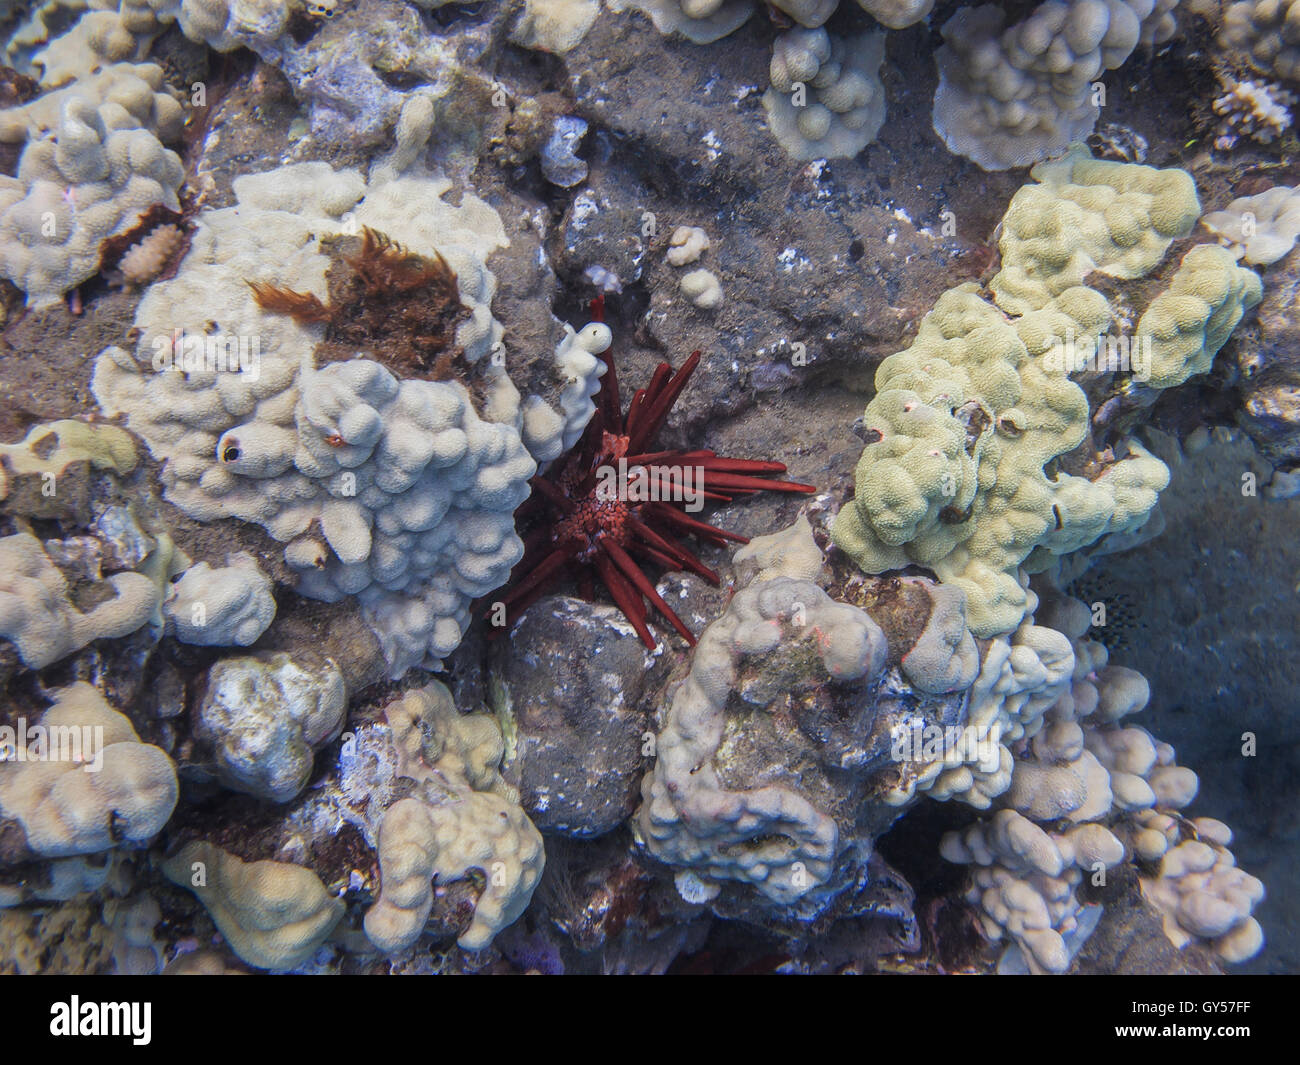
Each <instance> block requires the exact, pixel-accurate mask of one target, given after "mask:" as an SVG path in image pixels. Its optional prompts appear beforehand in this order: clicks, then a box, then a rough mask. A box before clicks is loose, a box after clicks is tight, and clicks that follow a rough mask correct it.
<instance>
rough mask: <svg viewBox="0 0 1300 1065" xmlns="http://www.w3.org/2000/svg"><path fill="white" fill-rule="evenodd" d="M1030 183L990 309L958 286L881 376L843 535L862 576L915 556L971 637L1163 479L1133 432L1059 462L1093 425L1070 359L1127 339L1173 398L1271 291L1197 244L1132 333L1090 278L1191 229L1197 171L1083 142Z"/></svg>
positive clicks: (1136, 365)
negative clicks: (1098, 465) (954, 602)
mask: <svg viewBox="0 0 1300 1065" xmlns="http://www.w3.org/2000/svg"><path fill="white" fill-rule="evenodd" d="M1031 175H1032V177H1033V178H1034V179H1035V180H1034V182H1033V183H1031V184H1028V185H1026V186H1025V187H1023V188H1022V189H1021V190H1020V191H1019V192H1017V193H1016V194H1015V196H1013V197H1012V200H1011V204H1010V206H1009V207H1008V209H1007V213H1006V215H1005V217H1004V218H1003V221H1002V235H1001V238H1000V241H999V247H1000V250H1001V253H1002V263H1001V268H1000V270H999V271H998V273H997V274H996V275H995V276H994V277H993V279H992V280H991V281H990V283H989V286H988V288H989V292H990V293H991V295H992V298H991V299H990V298H989V297H988V296H986V295H985V294H984V292H983V291H982V290H981V289H980V287H979V286H978V285H976V284H974V283H966V284H963V285H958V286H957V287H955V288H952V289H950V290H948V291H947V292H945V293H944V294H943V295H942V296H941V297H940V299H939V301H938V302H937V303H936V304H935V307H934V309H933V310H931V311H930V313H929V314H927V315H926V316H925V318H924V319H923V320H922V322H921V325H920V329H919V331H918V333H917V337H916V339H915V340H914V341H913V342H912V344H911V346H910V347H908V348H907V349H906V350H905V351H901V352H898V353H897V354H895V355H891V356H890V357H889V358H887V359H885V360H884V362H882V363H881V365H880V367H879V369H878V370H877V372H876V379H875V385H876V395H875V398H874V399H872V401H871V402H870V403H869V404H868V406H867V410H866V414H865V416H864V422H865V425H866V427H867V429H868V430H869V431H870V432H871V433H872V435H873V437H874V436H875V434H879V439H876V440H875V442H873V443H869V444H868V445H867V447H866V448H865V449H864V451H863V454H862V459H861V461H860V462H859V463H858V467H857V473H856V491H855V495H854V498H853V500H852V502H851V503H849V504H848V505H846V506H845V507H844V509H843V510H841V511H840V513H839V515H838V517H837V518H836V520H835V523H834V529H833V538H834V541H835V543H836V544H837V545H838V546H839V547H840V548H841V549H843V550H844V551H845V552H847V553H848V554H849V555H850V556H852V558H853V559H854V561H856V562H857V563H858V565H859V566H861V567H862V568H863V569H864V570H866V571H867V572H869V573H883V572H885V571H888V570H893V569H902V568H904V567H906V566H909V565H917V566H921V567H925V568H927V569H929V570H931V571H933V572H934V573H935V575H936V576H938V577H939V579H940V580H942V581H944V582H945V583H951V584H955V585H957V586H958V587H960V588H962V589H963V590H964V591H965V592H966V593H967V596H968V599H969V604H970V625H971V630H972V631H973V632H974V633H975V634H976V635H978V636H993V635H997V634H999V633H1007V632H1010V631H1012V630H1013V629H1015V628H1016V627H1017V626H1018V625H1019V624H1020V622H1021V620H1022V619H1023V617H1024V614H1025V602H1026V600H1025V592H1024V589H1023V587H1022V586H1021V583H1020V581H1019V580H1018V579H1017V574H1018V569H1019V567H1020V566H1021V565H1023V564H1025V563H1026V562H1027V561H1029V562H1030V563H1031V565H1033V564H1037V565H1038V566H1039V567H1041V565H1042V564H1044V562H1045V560H1046V559H1049V558H1050V556H1053V555H1063V554H1067V553H1069V552H1071V551H1075V550H1078V549H1079V548H1081V547H1084V546H1086V545H1088V544H1092V543H1095V542H1097V540H1099V539H1100V538H1101V537H1103V536H1106V535H1108V534H1111V533H1121V532H1130V531H1133V530H1135V529H1137V528H1139V527H1140V526H1141V525H1142V524H1143V522H1145V521H1146V519H1147V517H1148V515H1149V514H1150V512H1151V509H1152V507H1153V506H1154V505H1155V502H1156V497H1157V495H1158V494H1159V492H1160V491H1161V490H1162V489H1163V488H1164V487H1165V486H1166V484H1167V483H1168V480H1169V472H1168V470H1167V469H1166V467H1165V465H1164V463H1163V462H1161V461H1160V460H1159V459H1157V458H1155V457H1154V456H1153V455H1151V454H1150V453H1149V452H1148V451H1147V450H1146V449H1145V448H1143V447H1142V445H1141V444H1139V443H1138V442H1137V441H1135V440H1124V441H1121V442H1120V444H1119V446H1118V447H1117V448H1116V449H1115V451H1114V454H1115V459H1114V461H1112V462H1109V463H1107V464H1105V465H1104V466H1103V468H1102V470H1101V472H1100V473H1099V474H1098V475H1096V476H1093V477H1092V478H1088V477H1084V476H1078V475H1075V474H1071V473H1066V472H1064V471H1063V470H1061V469H1060V468H1059V467H1058V465H1057V463H1058V460H1060V459H1062V458H1063V456H1066V455H1068V454H1069V453H1070V452H1072V451H1074V449H1076V448H1078V447H1079V446H1080V445H1081V444H1083V443H1084V442H1085V440H1086V438H1087V435H1088V422H1089V416H1090V411H1089V407H1088V400H1087V397H1086V396H1085V395H1084V392H1083V389H1082V388H1080V387H1079V385H1078V384H1076V383H1075V382H1074V381H1072V380H1071V377H1070V371H1071V369H1073V368H1076V366H1077V368H1079V369H1088V368H1094V367H1093V366H1088V365H1078V364H1076V362H1075V361H1074V359H1073V358H1072V357H1068V356H1073V355H1085V356H1086V355H1089V354H1092V353H1095V352H1096V351H1097V350H1101V351H1102V352H1103V353H1109V351H1110V350H1111V349H1110V348H1109V347H1107V345H1106V344H1105V343H1104V342H1102V343H1101V344H1100V345H1098V343H1097V341H1098V338H1106V337H1108V336H1110V337H1113V336H1116V335H1118V336H1120V337H1123V341H1124V343H1123V344H1122V345H1121V346H1120V348H1119V350H1120V352H1121V353H1124V352H1127V353H1128V354H1129V355H1130V356H1131V372H1132V373H1133V374H1134V376H1135V377H1137V378H1139V379H1140V380H1142V381H1143V383H1145V384H1146V385H1147V386H1149V387H1151V388H1155V389H1163V388H1170V387H1172V386H1174V385H1178V384H1181V383H1182V382H1183V381H1185V380H1187V378H1188V377H1190V376H1191V375H1193V374H1197V373H1204V372H1205V371H1206V370H1208V369H1209V366H1210V363H1211V362H1212V361H1213V359H1214V355H1215V353H1216V352H1217V351H1218V350H1219V348H1220V347H1222V345H1223V343H1224V342H1225V341H1226V340H1227V338H1228V335H1229V334H1230V333H1231V332H1232V330H1233V328H1234V327H1235V326H1236V324H1237V323H1238V322H1239V321H1240V319H1241V316H1242V314H1243V313H1244V311H1245V310H1247V309H1248V308H1250V307H1252V306H1254V305H1255V304H1256V303H1258V302H1259V300H1260V297H1261V293H1262V287H1261V283H1260V280H1259V277H1258V276H1257V275H1256V274H1255V273H1254V272H1253V271H1251V270H1248V269H1245V268H1243V267H1239V266H1238V265H1237V263H1236V260H1235V259H1234V258H1233V256H1232V255H1231V254H1230V253H1229V252H1227V251H1226V250H1224V249H1222V248H1219V247H1216V246H1210V245H1200V246H1196V247H1194V248H1192V249H1191V250H1190V251H1189V252H1187V254H1186V255H1185V256H1184V258H1183V260H1182V263H1181V264H1180V266H1179V268H1178V270H1177V271H1176V272H1175V274H1174V275H1173V278H1172V279H1171V281H1170V283H1169V284H1168V286H1167V287H1166V288H1165V289H1164V291H1162V292H1161V293H1160V294H1159V295H1158V296H1156V297H1155V298H1154V299H1153V300H1152V301H1151V303H1150V305H1149V306H1148V307H1147V309H1146V311H1145V313H1144V314H1143V315H1142V316H1141V318H1140V319H1139V320H1138V323H1137V326H1136V329H1134V330H1133V332H1132V334H1131V335H1130V336H1127V337H1124V336H1123V330H1122V326H1121V323H1120V322H1119V321H1118V320H1117V313H1116V308H1114V307H1113V306H1112V305H1111V304H1110V302H1108V300H1107V298H1106V297H1105V296H1104V295H1103V294H1102V293H1101V292H1100V291H1098V290H1097V289H1095V288H1090V287H1088V285H1087V284H1086V281H1087V280H1088V279H1089V277H1090V276H1096V275H1103V276H1105V277H1109V278H1113V279H1115V280H1117V281H1124V280H1132V279H1135V278H1140V277H1142V276H1143V275H1145V274H1147V273H1149V272H1150V271H1151V270H1152V269H1154V268H1155V267H1156V266H1157V265H1158V264H1159V263H1160V262H1161V260H1162V259H1163V258H1164V256H1165V255H1166V253H1167V252H1168V249H1169V246H1170V244H1171V243H1172V242H1173V241H1174V240H1176V239H1179V238H1182V237H1186V236H1187V235H1188V234H1189V233H1191V231H1192V228H1193V226H1194V225H1195V223H1196V220H1197V218H1198V217H1199V216H1200V202H1199V200H1198V198H1197V195H1196V187H1195V184H1194V183H1193V181H1192V179H1191V176H1190V175H1188V174H1187V173H1185V172H1184V171H1181V170H1156V169H1153V168H1151V167H1147V166H1139V165H1134V164H1125V163H1114V162H1106V161H1101V160H1095V159H1093V158H1092V157H1091V156H1090V155H1089V153H1088V152H1087V151H1086V150H1085V149H1083V148H1080V147H1077V146H1076V147H1075V148H1073V149H1072V150H1071V151H1070V152H1069V153H1067V154H1066V155H1065V156H1064V157H1063V158H1062V159H1060V160H1057V161H1054V162H1050V163H1043V164H1040V165H1039V166H1036V167H1035V168H1034V169H1033V170H1032V171H1031ZM1085 345H1086V346H1085ZM1063 356H1066V357H1063ZM1144 360H1147V361H1144ZM1122 368H1125V369H1129V368H1130V367H1122Z"/></svg>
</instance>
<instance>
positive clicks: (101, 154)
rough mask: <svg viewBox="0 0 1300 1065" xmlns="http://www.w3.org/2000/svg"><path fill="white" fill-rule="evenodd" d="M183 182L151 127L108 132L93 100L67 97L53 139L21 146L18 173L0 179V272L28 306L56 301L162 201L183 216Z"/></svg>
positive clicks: (176, 162)
mask: <svg viewBox="0 0 1300 1065" xmlns="http://www.w3.org/2000/svg"><path fill="white" fill-rule="evenodd" d="M118 110H119V111H122V113H123V114H126V111H125V110H124V109H122V108H118ZM183 178H184V170H183V168H182V166H181V161H180V159H179V158H178V157H177V156H176V154H175V153H174V152H170V151H168V150H167V149H166V148H164V147H163V146H162V144H161V143H160V142H159V141H158V138H157V137H155V136H154V135H153V134H152V133H150V132H149V131H148V130H145V129H133V128H112V127H110V126H109V125H108V124H107V123H106V122H105V121H104V118H103V117H102V115H101V113H100V111H99V110H98V109H97V108H96V107H95V106H94V104H93V103H91V102H88V101H86V100H83V99H81V98H80V97H75V96H74V97H72V98H70V99H69V100H68V101H67V102H66V103H65V104H64V105H63V107H62V111H61V114H60V118H59V126H58V129H57V131H56V132H55V133H54V135H53V136H52V137H50V138H48V139H42V140H36V141H32V142H30V143H29V144H28V145H27V147H26V148H25V149H24V151H23V154H22V158H21V159H20V160H19V163H18V175H17V177H5V176H3V175H0V251H3V254H0V274H2V275H3V276H4V277H7V278H8V279H9V280H10V281H12V282H14V284H16V285H17V286H18V287H19V288H20V289H22V290H23V291H24V292H25V293H26V294H27V303H28V306H30V307H42V306H45V305H47V304H50V303H55V302H57V301H58V300H59V299H61V298H62V297H63V295H64V293H66V292H68V291H69V290H71V289H73V288H76V287H77V286H78V285H79V284H81V283H82V282H83V281H86V280H87V279H89V278H91V277H93V276H94V275H95V274H96V273H97V272H98V270H99V264H100V255H101V245H102V244H103V242H104V241H106V240H107V239H108V238H109V237H113V236H116V235H117V234H119V233H123V232H125V231H127V230H129V229H130V228H131V227H132V226H134V225H135V223H136V221H137V220H138V219H139V217H140V216H141V215H142V214H143V213H144V212H145V211H146V210H148V209H149V208H150V207H153V206H154V205H156V204H161V205H162V206H164V207H167V208H169V209H170V210H173V211H179V209H180V203H179V201H178V200H177V195H176V194H177V190H179V188H180V185H181V181H182V180H183Z"/></svg>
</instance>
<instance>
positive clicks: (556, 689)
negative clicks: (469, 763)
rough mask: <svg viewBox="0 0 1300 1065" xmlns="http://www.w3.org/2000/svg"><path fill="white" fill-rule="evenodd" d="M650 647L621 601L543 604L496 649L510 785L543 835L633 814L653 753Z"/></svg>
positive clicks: (598, 827) (496, 705)
mask: <svg viewBox="0 0 1300 1065" xmlns="http://www.w3.org/2000/svg"><path fill="white" fill-rule="evenodd" d="M662 657H663V656H662V655H661V653H660V652H651V651H647V650H646V648H645V647H644V646H643V645H642V643H641V641H640V639H639V638H638V637H637V635H636V633H635V632H634V631H633V630H632V626H631V625H630V624H628V622H627V621H626V619H625V618H624V617H623V615H622V614H621V613H620V612H619V611H618V609H617V608H616V607H613V606H606V605H603V604H593V603H586V602H583V601H582V600H580V599H572V598H569V597H567V596H549V597H547V598H544V599H540V600H538V602H537V603H536V604H534V605H533V606H532V607H530V608H529V610H528V611H527V613H526V614H524V616H523V617H522V618H520V619H519V621H518V623H517V624H516V625H515V627H514V628H513V630H512V631H511V632H510V634H509V636H508V637H506V638H503V639H501V640H499V641H498V642H497V644H496V645H495V646H494V647H493V649H492V661H491V664H490V666H489V674H488V692H489V700H490V701H491V703H492V705H493V709H494V710H495V711H496V714H497V717H498V720H500V721H501V722H502V731H503V732H504V733H505V737H506V757H505V764H504V765H503V767H502V771H503V774H504V776H505V778H506V780H507V781H509V782H510V783H511V784H513V785H514V786H515V787H517V788H518V789H519V792H520V800H521V802H522V804H523V807H524V809H525V810H526V811H527V812H528V816H529V817H530V818H532V820H533V823H534V824H536V825H537V827H538V828H539V829H540V830H541V831H542V832H551V833H560V834H562V835H567V836H576V837H592V836H600V835H603V834H604V833H606V832H609V831H610V830H611V829H613V828H615V827H617V826H618V825H619V824H620V823H621V822H622V821H623V820H625V819H626V818H627V816H628V815H629V814H630V813H631V812H632V807H633V804H634V802H635V799H636V796H637V792H638V785H639V783H640V777H641V772H642V770H643V768H644V763H645V759H643V757H642V754H641V749H642V743H643V734H644V733H646V732H648V731H649V729H650V726H649V723H648V721H649V719H648V716H647V713H646V711H645V709H643V705H642V703H643V700H642V695H643V693H646V692H650V691H653V687H654V686H653V684H652V685H650V686H649V687H648V686H647V675H648V674H650V673H651V672H652V671H655V669H656V664H657V661H658V660H659V659H661V658H662Z"/></svg>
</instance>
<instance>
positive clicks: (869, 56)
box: [763, 28, 885, 159]
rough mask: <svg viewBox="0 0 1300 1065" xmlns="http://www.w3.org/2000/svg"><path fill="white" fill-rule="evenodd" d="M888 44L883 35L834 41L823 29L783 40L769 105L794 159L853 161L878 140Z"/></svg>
mask: <svg viewBox="0 0 1300 1065" xmlns="http://www.w3.org/2000/svg"><path fill="white" fill-rule="evenodd" d="M884 40H885V39H884V34H881V33H869V34H863V35H862V36H858V37H848V38H841V37H834V38H832V37H831V36H830V35H828V34H827V32H826V31H825V30H824V29H821V28H815V29H793V30H790V31H788V32H787V33H784V34H782V35H781V36H780V37H778V38H777V41H776V44H775V45H774V46H773V53H772V62H771V67H770V71H769V73H770V76H771V79H772V86H771V88H769V89H768V90H767V92H765V93H764V94H763V107H764V109H765V110H766V112H767V120H768V124H769V125H770V126H771V127H772V133H773V135H774V136H775V137H776V139H777V140H778V141H779V142H780V143H781V147H783V148H784V149H785V150H786V152H788V153H789V154H790V155H791V156H792V157H793V158H795V159H841V158H851V157H853V156H855V155H857V154H858V152H860V151H862V149H863V148H865V147H866V146H867V145H868V144H870V143H871V142H872V141H873V140H875V138H876V134H877V133H878V132H879V131H880V126H881V124H882V123H883V122H884V120H885V90H884V86H883V85H882V84H881V82H880V73H879V72H880V64H881V62H882V61H883V59H884V55H885V45H884Z"/></svg>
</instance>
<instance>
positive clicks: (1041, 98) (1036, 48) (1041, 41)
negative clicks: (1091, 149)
mask: <svg viewBox="0 0 1300 1065" xmlns="http://www.w3.org/2000/svg"><path fill="white" fill-rule="evenodd" d="M1174 6H1175V5H1174V4H1173V3H1168V2H1166V3H1162V4H1160V5H1156V4H1154V3H1153V2H1152V0H1068V2H1066V0H1048V2H1047V3H1044V4H1042V5H1040V6H1039V7H1038V8H1036V9H1035V11H1034V13H1033V14H1032V15H1030V16H1029V17H1028V18H1027V19H1025V20H1024V21H1023V22H1019V23H1016V24H1014V25H1012V26H1010V27H1008V26H1007V25H1006V15H1005V14H1004V13H1003V11H1002V10H1001V8H1000V7H998V6H996V5H993V4H985V5H982V6H979V7H966V8H962V9H960V10H959V11H957V13H956V14H954V15H953V17H952V18H950V19H949V20H948V21H947V22H946V23H944V26H943V36H944V40H945V42H946V43H945V44H944V46H943V47H942V48H940V49H939V52H938V56H937V59H938V63H939V88H938V90H937V91H936V92H935V97H934V128H935V132H936V133H938V134H939V136H940V137H941V138H943V140H944V143H946V144H947V145H948V148H949V149H950V150H951V151H953V152H956V153H957V154H958V155H964V156H966V157H967V158H969V159H972V160H974V161H975V162H976V163H978V164H979V165H980V166H981V167H983V168H984V169H985V170H1006V169H1009V168H1011V167H1017V166H1027V165H1028V164H1030V163H1034V162H1038V161H1039V160H1041V159H1046V158H1048V157H1049V156H1051V155H1055V154H1057V153H1058V152H1061V151H1064V150H1065V149H1066V148H1067V147H1068V146H1069V145H1070V144H1071V143H1073V142H1074V141H1079V140H1082V139H1083V138H1084V137H1086V136H1087V135H1088V134H1089V133H1091V132H1092V129H1093V126H1095V125H1096V123H1097V118H1098V116H1099V115H1100V113H1101V110H1100V98H1099V96H1098V89H1097V88H1095V87H1094V83H1096V82H1097V79H1098V78H1099V77H1100V76H1101V75H1102V73H1103V72H1104V71H1107V70H1114V69H1116V68H1117V67H1119V66H1121V65H1122V64H1123V63H1124V61H1125V60H1126V59H1128V57H1129V56H1130V55H1132V53H1133V51H1134V49H1135V48H1137V46H1138V44H1139V42H1142V41H1153V40H1154V41H1158V40H1161V39H1164V38H1166V37H1168V36H1169V34H1171V33H1172V32H1173V25H1172V21H1171V20H1172V15H1171V9H1172V8H1173V7H1174Z"/></svg>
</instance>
